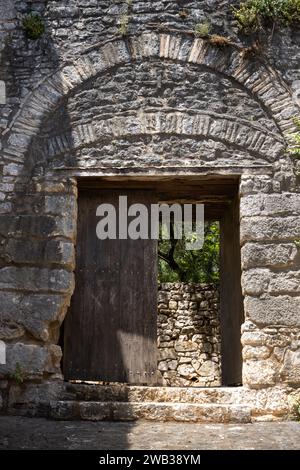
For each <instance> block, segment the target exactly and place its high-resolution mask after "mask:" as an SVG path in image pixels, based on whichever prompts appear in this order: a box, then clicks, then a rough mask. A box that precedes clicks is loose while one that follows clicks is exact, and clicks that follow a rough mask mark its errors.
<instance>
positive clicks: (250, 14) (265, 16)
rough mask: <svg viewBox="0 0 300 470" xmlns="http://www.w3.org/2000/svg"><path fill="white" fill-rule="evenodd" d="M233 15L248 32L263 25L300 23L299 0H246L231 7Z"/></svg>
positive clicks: (243, 29)
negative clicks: (237, 5)
mask: <svg viewBox="0 0 300 470" xmlns="http://www.w3.org/2000/svg"><path fill="white" fill-rule="evenodd" d="M233 15H234V17H235V19H236V20H237V22H238V25H239V28H240V29H241V30H242V31H243V32H245V33H248V34H250V33H254V32H257V31H259V30H261V29H263V28H264V27H265V26H273V28H274V27H275V25H281V26H288V25H291V24H296V23H300V0H246V1H244V2H242V3H241V4H240V5H239V7H238V8H236V7H233Z"/></svg>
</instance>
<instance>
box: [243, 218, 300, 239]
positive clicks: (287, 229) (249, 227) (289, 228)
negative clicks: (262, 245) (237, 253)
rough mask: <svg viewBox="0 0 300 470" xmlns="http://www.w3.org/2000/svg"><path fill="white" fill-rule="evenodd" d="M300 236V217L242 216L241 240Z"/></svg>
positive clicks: (294, 237)
mask: <svg viewBox="0 0 300 470" xmlns="http://www.w3.org/2000/svg"><path fill="white" fill-rule="evenodd" d="M297 238H300V217H292V216H289V217H257V216H255V217H243V218H242V220H241V241H242V243H245V242H247V241H273V240H282V241H285V240H289V241H294V240H295V239H297Z"/></svg>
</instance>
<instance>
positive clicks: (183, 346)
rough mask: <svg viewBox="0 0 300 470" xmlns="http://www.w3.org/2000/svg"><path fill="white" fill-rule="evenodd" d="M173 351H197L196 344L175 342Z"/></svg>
mask: <svg viewBox="0 0 300 470" xmlns="http://www.w3.org/2000/svg"><path fill="white" fill-rule="evenodd" d="M174 347H175V351H177V352H186V351H189V352H190V351H197V349H198V344H197V343H193V341H176V343H175V346H174Z"/></svg>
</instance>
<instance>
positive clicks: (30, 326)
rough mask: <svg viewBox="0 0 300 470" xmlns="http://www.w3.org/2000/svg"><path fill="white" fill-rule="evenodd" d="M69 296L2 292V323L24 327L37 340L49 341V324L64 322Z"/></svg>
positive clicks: (0, 313)
mask: <svg viewBox="0 0 300 470" xmlns="http://www.w3.org/2000/svg"><path fill="white" fill-rule="evenodd" d="M69 301H70V297H69V296H64V295H54V294H27V295H25V294H21V293H13V292H0V306H1V308H0V322H1V324H2V326H6V325H7V324H8V323H9V322H13V323H15V322H16V321H17V324H18V325H19V326H21V327H24V328H25V329H26V330H27V331H28V332H29V333H30V334H32V335H33V336H34V337H36V338H37V339H40V340H43V341H47V340H48V339H49V324H50V323H51V322H54V321H58V322H60V321H62V319H63V317H64V315H65V313H66V309H67V306H68V303H69Z"/></svg>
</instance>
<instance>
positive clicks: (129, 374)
mask: <svg viewBox="0 0 300 470" xmlns="http://www.w3.org/2000/svg"><path fill="white" fill-rule="evenodd" d="M78 185H79V197H78V207H79V210H78V238H77V245H76V271H75V280H76V281H75V282H76V284H75V292H74V294H73V297H72V301H71V306H70V309H69V312H68V314H67V316H66V320H65V322H64V326H63V330H64V332H63V339H61V344H62V345H63V373H64V377H65V379H66V380H69V381H79V382H80V381H83V382H87V381H88V382H90V381H92V382H100V383H115V382H119V383H127V384H132V385H137V384H139V385H152V386H161V385H170V386H172V385H173V386H191V385H192V386H198V387H203V386H220V385H223V386H234V385H240V384H241V382H242V348H241V340H240V337H241V331H240V328H241V324H242V322H243V302H242V293H241V282H240V274H241V273H240V247H239V200H238V186H239V181H238V178H232V177H220V176H214V177H205V178H199V177H191V176H189V177H172V178H171V177H165V178H160V179H158V178H149V177H147V178H146V177H145V178H142V177H139V178H134V179H128V178H126V179H125V178H124V177H123V178H122V177H102V178H97V179H96V178H95V179H88V180H86V179H82V180H79V181H78ZM120 195H123V196H124V195H126V196H127V199H128V203H130V204H137V203H142V204H144V205H145V206H146V207H149V208H150V206H151V204H153V203H158V202H159V203H174V202H176V203H180V204H184V203H201V204H204V212H205V230H206V244H207V246H206V252H205V250H204V251H203V250H202V251H199V252H198V253H193V254H191V253H190V254H188V255H187V254H186V253H183V252H182V253H179V255H180V256H178V253H177V254H176V253H175V251H176V250H174V253H173V255H174V256H173V258H174V259H173V262H174V261H175V262H177V265H179V268H178V266H177V267H176V269H173V270H172V269H170V267H171V265H172V261H170V260H169V262H167V261H166V258H167V256H169V255H170V249H168V247H166V246H163V245H162V244H158V243H157V240H152V239H147V240H146V239H136V240H131V239H118V238H116V239H106V240H99V239H97V236H96V226H97V220H98V219H97V207H98V206H99V204H100V203H101V204H111V205H113V206H115V207H117V201H118V199H119V197H120ZM118 220H119V219H118ZM209 244H211V247H210V248H211V249H210V250H208V249H207V247H208V245H209ZM179 248H180V246H179ZM179 248H178V247H177V251H178V249H179ZM179 251H180V250H179ZM163 256H164V257H165V260H163ZM158 260H160V261H158ZM205 263H206V266H205ZM193 265H194V269H192V268H191V267H192V266H193ZM174 266H175V264H174V263H173V267H174ZM183 267H184V269H182V268H183ZM180 269H181V272H180ZM205 276H206V277H205ZM158 279H159V281H160V282H159V283H158V282H157V281H158ZM164 343H165V344H164Z"/></svg>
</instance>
